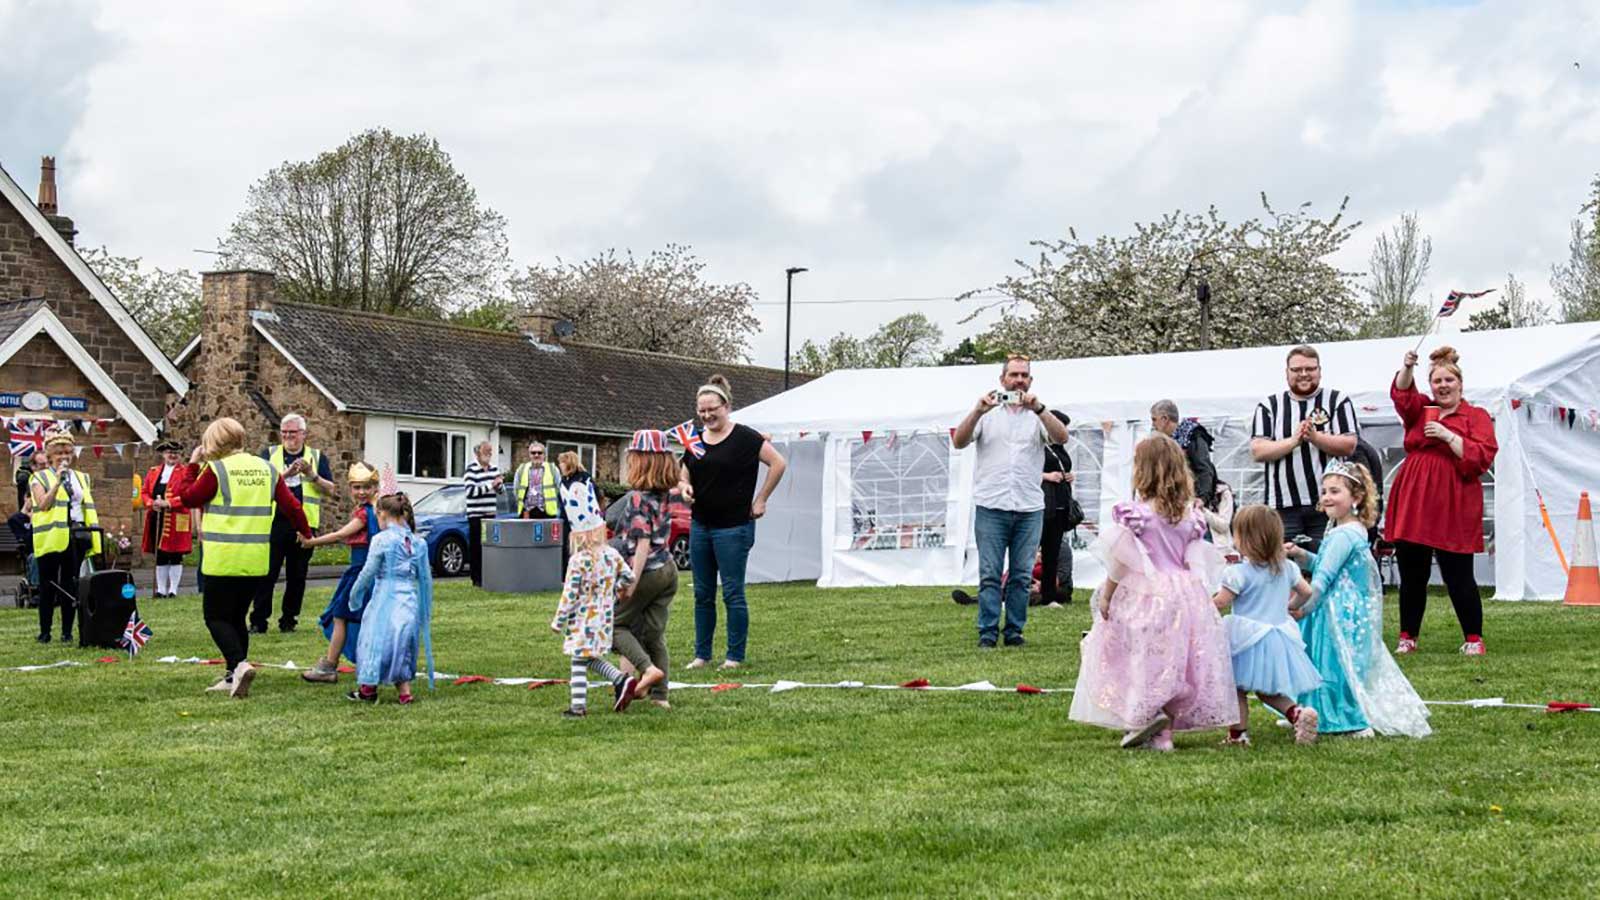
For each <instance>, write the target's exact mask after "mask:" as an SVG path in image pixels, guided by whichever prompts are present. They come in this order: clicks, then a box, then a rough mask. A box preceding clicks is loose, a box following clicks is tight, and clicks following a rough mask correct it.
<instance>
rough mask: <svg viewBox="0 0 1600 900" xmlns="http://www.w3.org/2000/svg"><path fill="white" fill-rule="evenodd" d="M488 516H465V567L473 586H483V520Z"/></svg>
mask: <svg viewBox="0 0 1600 900" xmlns="http://www.w3.org/2000/svg"><path fill="white" fill-rule="evenodd" d="M487 518H489V517H488V516H467V569H468V572H469V574H470V575H471V576H472V585H473V587H483V520H484V519H487Z"/></svg>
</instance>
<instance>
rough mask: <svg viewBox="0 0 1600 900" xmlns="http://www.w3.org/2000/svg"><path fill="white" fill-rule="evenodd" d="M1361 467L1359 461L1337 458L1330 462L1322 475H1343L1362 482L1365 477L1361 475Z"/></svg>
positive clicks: (1357, 482)
mask: <svg viewBox="0 0 1600 900" xmlns="http://www.w3.org/2000/svg"><path fill="white" fill-rule="evenodd" d="M1360 468H1361V466H1360V464H1359V463H1353V462H1348V461H1346V460H1343V459H1335V460H1334V461H1333V462H1330V463H1328V466H1327V468H1325V469H1323V470H1322V477H1324V478H1326V477H1328V476H1329V475H1343V476H1344V477H1346V478H1348V479H1350V480H1351V481H1354V482H1355V483H1356V484H1362V483H1363V479H1362V477H1361V472H1360V471H1359V469H1360Z"/></svg>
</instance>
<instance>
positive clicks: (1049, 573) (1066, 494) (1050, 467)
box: [1039, 409, 1081, 605]
mask: <svg viewBox="0 0 1600 900" xmlns="http://www.w3.org/2000/svg"><path fill="white" fill-rule="evenodd" d="M1050 413H1051V415H1053V416H1055V417H1056V418H1057V419H1060V420H1061V424H1063V425H1066V424H1068V423H1069V422H1070V421H1071V419H1069V418H1068V417H1067V414H1066V413H1064V412H1060V411H1058V410H1054V409H1052V410H1051V411H1050ZM1073 480H1074V476H1073V474H1072V456H1071V454H1069V453H1068V452H1067V445H1066V444H1050V445H1048V446H1047V447H1046V448H1045V454H1044V475H1043V476H1042V481H1043V487H1044V534H1043V536H1042V537H1041V539H1040V541H1039V555H1040V557H1041V559H1040V560H1039V563H1040V567H1039V602H1040V603H1041V604H1044V605H1050V604H1058V603H1071V602H1072V546H1071V544H1070V543H1069V542H1068V540H1067V536H1068V535H1070V534H1071V533H1072V530H1073V529H1074V528H1077V527H1078V522H1077V521H1075V519H1076V517H1078V516H1080V515H1081V513H1080V512H1078V511H1077V510H1078V506H1077V504H1075V503H1073V500H1072V482H1073Z"/></svg>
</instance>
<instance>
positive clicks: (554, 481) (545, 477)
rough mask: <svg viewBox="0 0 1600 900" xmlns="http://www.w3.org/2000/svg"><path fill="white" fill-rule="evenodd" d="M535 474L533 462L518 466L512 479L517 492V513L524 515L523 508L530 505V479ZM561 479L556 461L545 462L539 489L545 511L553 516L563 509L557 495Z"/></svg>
mask: <svg viewBox="0 0 1600 900" xmlns="http://www.w3.org/2000/svg"><path fill="white" fill-rule="evenodd" d="M532 475H533V462H532V461H531V460H530V461H529V462H525V463H523V464H522V465H520V466H518V467H517V475H516V477H515V478H513V479H512V484H513V486H514V487H513V489H514V490H515V491H516V492H517V515H519V516H520V515H522V513H523V508H524V507H526V506H527V505H528V480H529V479H530V478H531V477H532ZM560 482H561V480H560V479H559V478H557V477H556V467H555V464H554V463H545V464H544V465H543V466H542V467H541V469H540V473H539V490H540V493H541V494H543V499H544V512H545V515H547V516H553V515H555V514H556V512H557V511H558V510H560V509H561V506H560V500H558V499H557V497H556V489H557V485H559V484H560Z"/></svg>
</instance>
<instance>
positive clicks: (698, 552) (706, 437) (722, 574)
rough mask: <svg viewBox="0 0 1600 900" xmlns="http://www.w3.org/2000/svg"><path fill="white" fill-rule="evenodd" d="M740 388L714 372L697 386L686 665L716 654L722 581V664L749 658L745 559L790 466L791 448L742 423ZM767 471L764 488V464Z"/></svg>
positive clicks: (686, 476)
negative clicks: (690, 639) (736, 406)
mask: <svg viewBox="0 0 1600 900" xmlns="http://www.w3.org/2000/svg"><path fill="white" fill-rule="evenodd" d="M732 412H733V388H732V387H730V386H729V385H728V379H726V378H724V377H722V376H721V375H713V376H711V377H710V378H708V379H706V383H705V384H704V385H701V387H700V390H698V391H696V392H695V413H696V415H698V416H699V418H700V423H701V426H702V430H701V433H700V440H701V442H702V444H703V446H700V447H690V448H688V451H687V452H686V453H684V454H683V470H682V472H681V473H680V475H679V476H678V492H679V493H680V494H682V496H683V498H684V499H685V500H687V501H689V504H690V510H691V521H690V523H689V568H690V570H691V571H693V572H694V659H693V660H692V661H691V662H690V663H689V664H688V665H687V666H684V668H686V669H698V668H701V667H703V666H705V665H706V664H707V663H708V662H710V660H711V641H712V638H713V637H715V635H716V631H717V583H718V581H719V580H720V581H721V583H722V605H723V606H724V607H726V608H727V610H728V655H727V658H726V659H725V660H724V661H723V663H722V666H721V668H724V669H737V668H738V667H739V666H740V665H742V664H743V663H744V653H745V638H746V635H747V634H748V632H749V628H750V610H749V608H748V607H747V606H746V605H745V601H744V571H745V564H746V563H747V562H748V561H749V559H750V548H751V547H754V546H755V543H756V520H757V519H759V518H761V517H762V516H763V515H765V514H766V512H767V498H768V497H771V496H772V492H773V491H774V490H776V489H777V487H778V482H779V481H780V480H781V479H782V478H783V471H784V469H785V468H786V467H787V463H785V462H784V459H783V455H782V454H780V453H779V452H778V451H777V450H776V449H775V448H774V447H773V446H772V442H770V441H768V440H766V439H765V438H763V437H762V436H761V434H760V432H758V431H756V430H755V429H753V428H750V427H748V426H746V425H735V424H734V423H733V420H732V419H731V418H729V414H730V413H732ZM763 463H765V464H766V466H767V478H766V481H765V482H764V483H762V485H761V491H760V493H757V492H756V477H757V476H758V475H759V474H760V471H761V465H762V464H763Z"/></svg>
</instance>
